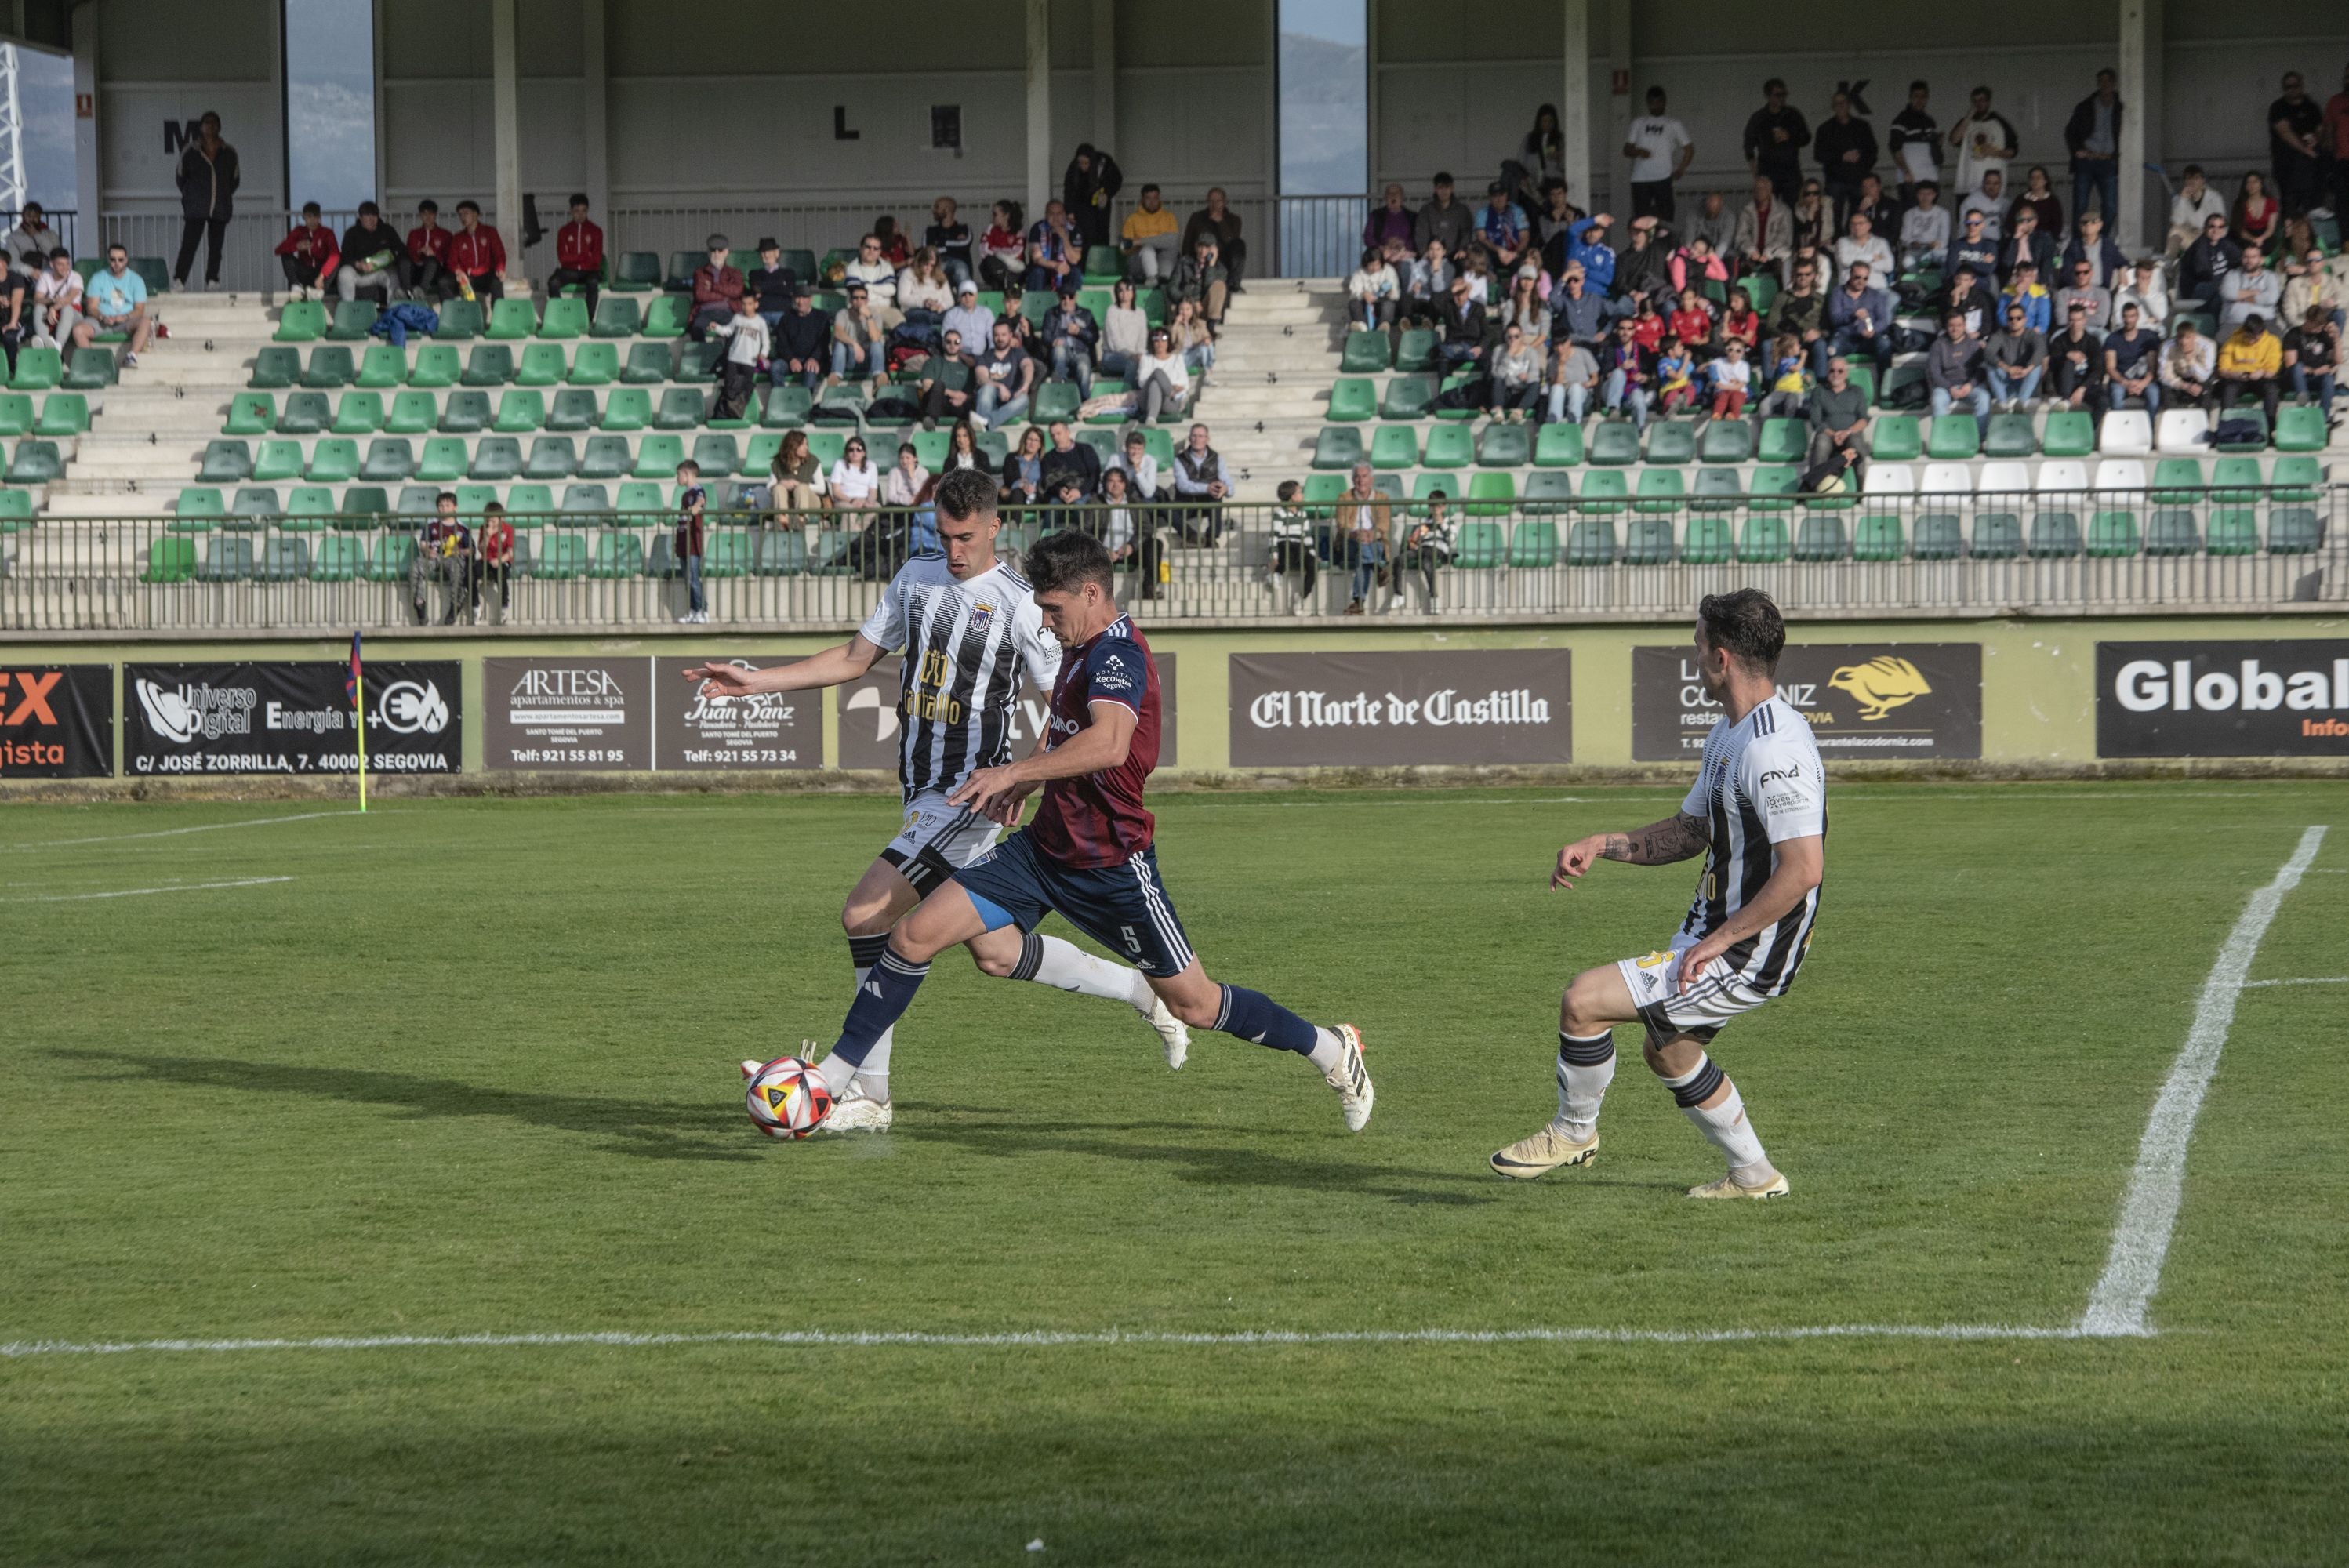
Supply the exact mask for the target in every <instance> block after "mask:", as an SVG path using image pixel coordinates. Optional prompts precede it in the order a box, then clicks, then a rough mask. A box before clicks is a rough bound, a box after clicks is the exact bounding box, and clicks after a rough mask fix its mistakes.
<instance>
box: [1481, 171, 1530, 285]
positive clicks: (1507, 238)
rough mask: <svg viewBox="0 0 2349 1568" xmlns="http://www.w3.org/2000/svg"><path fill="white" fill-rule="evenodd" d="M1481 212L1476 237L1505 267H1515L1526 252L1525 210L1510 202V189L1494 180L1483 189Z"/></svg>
mask: <svg viewBox="0 0 2349 1568" xmlns="http://www.w3.org/2000/svg"><path fill="white" fill-rule="evenodd" d="M1476 234H1477V237H1478V238H1479V239H1482V240H1483V241H1484V242H1485V246H1486V248H1488V249H1489V250H1491V252H1492V253H1493V256H1494V259H1495V260H1496V261H1497V262H1499V263H1500V264H1501V265H1503V266H1505V267H1513V266H1515V265H1516V263H1517V257H1518V256H1519V255H1520V254H1522V253H1524V251H1525V248H1526V214H1525V210H1524V209H1523V208H1521V207H1519V206H1518V205H1517V204H1516V202H1515V201H1510V200H1509V188H1508V187H1507V186H1506V185H1504V184H1503V183H1501V181H1497V180H1495V181H1493V182H1492V183H1491V184H1490V185H1487V186H1486V187H1485V206H1484V210H1483V211H1479V212H1478V213H1477V214H1476Z"/></svg>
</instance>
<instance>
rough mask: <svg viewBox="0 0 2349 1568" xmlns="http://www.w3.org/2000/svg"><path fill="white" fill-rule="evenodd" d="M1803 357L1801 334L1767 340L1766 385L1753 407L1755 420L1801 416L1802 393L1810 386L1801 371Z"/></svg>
mask: <svg viewBox="0 0 2349 1568" xmlns="http://www.w3.org/2000/svg"><path fill="white" fill-rule="evenodd" d="M1805 357H1806V356H1805V355H1804V353H1803V340H1802V339H1801V338H1799V337H1796V336H1795V335H1792V334H1785V335H1781V336H1777V337H1774V338H1772V339H1771V340H1770V367H1769V372H1768V375H1769V386H1770V389H1769V391H1767V392H1766V393H1764V394H1763V397H1762V406H1761V407H1758V408H1756V409H1755V410H1754V423H1755V424H1757V425H1762V424H1767V423H1768V422H1769V421H1770V420H1772V419H1778V418H1801V417H1802V414H1803V395H1804V393H1806V391H1808V390H1809V389H1810V378H1809V377H1807V376H1806V375H1805V374H1804V371H1803V364H1804V360H1805Z"/></svg>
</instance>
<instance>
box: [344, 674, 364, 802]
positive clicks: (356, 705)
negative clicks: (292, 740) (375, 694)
mask: <svg viewBox="0 0 2349 1568" xmlns="http://www.w3.org/2000/svg"><path fill="white" fill-rule="evenodd" d="M343 695H344V696H346V697H347V698H349V699H350V705H351V729H352V731H353V732H354V733H355V734H357V737H358V741H359V810H362V811H364V810H367V670H366V666H365V665H363V664H362V663H361V661H360V658H359V634H357V632H353V633H352V634H351V673H350V674H349V675H347V676H344V677H343Z"/></svg>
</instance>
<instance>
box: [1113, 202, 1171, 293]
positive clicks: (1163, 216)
mask: <svg viewBox="0 0 2349 1568" xmlns="http://www.w3.org/2000/svg"><path fill="white" fill-rule="evenodd" d="M1118 249H1119V250H1120V251H1122V252H1123V253H1124V255H1125V275H1126V276H1127V277H1130V278H1138V279H1140V280H1141V281H1142V282H1143V283H1145V284H1154V283H1156V282H1157V281H1158V280H1159V279H1160V278H1163V277H1164V276H1165V275H1166V274H1167V273H1171V272H1173V271H1174V263H1175V262H1176V261H1177V260H1179V259H1180V256H1181V249H1182V225H1181V224H1179V223H1177V222H1175V221H1174V213H1172V212H1170V211H1167V209H1166V202H1165V198H1164V194H1163V193H1162V192H1161V191H1159V189H1158V187H1157V186H1155V185H1145V186H1143V188H1142V204H1141V205H1140V206H1138V207H1136V208H1135V209H1134V210H1133V211H1131V212H1129V213H1127V214H1126V216H1125V226H1124V228H1123V229H1122V230H1121V231H1120V232H1119V234H1118Z"/></svg>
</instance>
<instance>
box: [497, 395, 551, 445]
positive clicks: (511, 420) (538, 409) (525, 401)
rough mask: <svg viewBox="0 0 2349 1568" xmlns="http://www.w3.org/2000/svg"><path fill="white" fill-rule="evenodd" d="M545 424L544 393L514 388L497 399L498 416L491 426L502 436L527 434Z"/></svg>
mask: <svg viewBox="0 0 2349 1568" xmlns="http://www.w3.org/2000/svg"><path fill="white" fill-rule="evenodd" d="M545 425H546V395H545V394H544V393H543V392H525V391H521V390H516V391H512V392H508V393H506V394H505V395H503V396H502V397H500V398H499V399H498V417H497V418H496V419H495V420H494V421H493V422H492V425H491V427H490V428H492V429H493V430H495V431H497V432H498V433H499V434H500V435H502V436H527V435H530V434H532V433H533V432H534V431H536V430H539V429H542V428H544V427H545Z"/></svg>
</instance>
